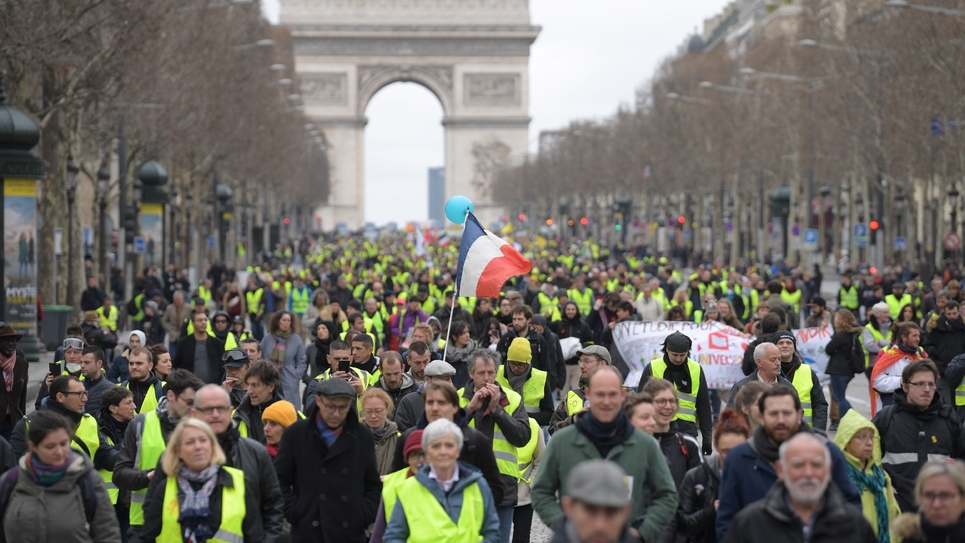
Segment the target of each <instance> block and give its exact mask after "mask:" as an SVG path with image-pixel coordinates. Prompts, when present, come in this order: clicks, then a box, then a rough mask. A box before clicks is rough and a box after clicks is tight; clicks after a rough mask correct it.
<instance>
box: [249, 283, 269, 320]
mask: <svg viewBox="0 0 965 543" xmlns="http://www.w3.org/2000/svg"><path fill="white" fill-rule="evenodd" d="M264 293H265V289H263V288H259V289H258V290H256V291H254V292H251V291H250V290H249V291H248V292H246V293H245V302H246V303H247V304H248V313H249V314H251V315H255V314H257V313H258V312H259V311H261V297H262V295H264Z"/></svg>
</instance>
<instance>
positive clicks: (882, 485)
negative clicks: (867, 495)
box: [844, 462, 891, 543]
mask: <svg viewBox="0 0 965 543" xmlns="http://www.w3.org/2000/svg"><path fill="white" fill-rule="evenodd" d="M844 465H845V466H847V468H848V475H850V476H851V481H852V482H853V483H854V486H856V487H857V488H858V492H859V493H861V494H864V491H865V489H867V490H870V491H871V493H872V494H874V497H875V516H876V517H877V519H878V543H891V532H890V526H891V519H890V518H889V516H888V498H887V497H885V492H886V491H887V484H886V482H885V472H884V470H882V469H881V466H879V465H877V464H874V465H872V466H871V475H868V474H867V473H865V472H864V471H861V470H859V469H858V468H856V467H854V466H852V465H851V462H845V464H844Z"/></svg>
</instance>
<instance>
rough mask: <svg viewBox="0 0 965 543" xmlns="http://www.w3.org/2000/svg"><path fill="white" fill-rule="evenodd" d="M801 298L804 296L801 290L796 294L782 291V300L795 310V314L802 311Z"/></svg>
mask: <svg viewBox="0 0 965 543" xmlns="http://www.w3.org/2000/svg"><path fill="white" fill-rule="evenodd" d="M801 296H803V293H802V292H801V291H800V290H795V291H794V294H791V293H790V292H788V291H787V289H784V290H782V291H781V300H783V301H784V303H786V304H788V305H789V306H791V307H792V308H794V312H795V313H797V312H798V311H800V310H801Z"/></svg>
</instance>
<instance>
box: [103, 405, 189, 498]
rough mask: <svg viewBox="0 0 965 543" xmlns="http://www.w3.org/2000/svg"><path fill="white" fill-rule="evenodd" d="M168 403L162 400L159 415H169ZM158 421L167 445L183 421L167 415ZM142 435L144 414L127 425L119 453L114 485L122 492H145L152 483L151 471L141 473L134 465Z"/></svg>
mask: <svg viewBox="0 0 965 543" xmlns="http://www.w3.org/2000/svg"><path fill="white" fill-rule="evenodd" d="M167 401H168V400H167V398H162V399H161V401H160V403H158V407H159V408H161V411H159V413H161V412H163V413H167V409H166V408H165V407H163V406H165V405H166V404H167ZM158 420H159V421H160V423H161V437H162V438H163V439H164V442H165V443H167V442H168V438H169V437H171V432H173V431H174V428H175V427H176V426H177V425H178V423H179V422H181V421H180V420H171V419H169V418H168V417H167V416H166V415H163V416H162V415H159V416H158ZM142 434H144V414H143V413H142V414H140V415H135V416H134V420H132V421H131V422H130V423H129V424H128V425H127V430H126V431H125V432H124V441H123V442H122V443H121V449H120V451H119V452H118V453H117V462H115V463H114V477H113V483H114V485H116V486H117V488H119V489H121V490H126V491H131V490H144V489H145V488H147V487H148V484H149V483H150V482H151V480H150V479H148V478H147V473H148V471H151V470H145V471H141V470H140V469H138V468H137V465H136V464H135V463H134V460H135V458H138V454H137V448H138V443H140V441H141V435H142Z"/></svg>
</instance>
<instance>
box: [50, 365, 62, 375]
mask: <svg viewBox="0 0 965 543" xmlns="http://www.w3.org/2000/svg"><path fill="white" fill-rule="evenodd" d="M47 371H49V372H50V374H51V375H53V376H54V377H57V376H58V375H60V374H61V373H62V372H61V369H60V362H51V363H50V364H47Z"/></svg>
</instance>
